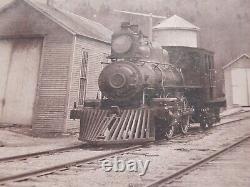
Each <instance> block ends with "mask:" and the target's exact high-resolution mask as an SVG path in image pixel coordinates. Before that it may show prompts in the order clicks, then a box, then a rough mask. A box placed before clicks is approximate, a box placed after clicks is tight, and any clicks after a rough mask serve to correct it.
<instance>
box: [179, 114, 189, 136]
mask: <svg viewBox="0 0 250 187" xmlns="http://www.w3.org/2000/svg"><path fill="white" fill-rule="evenodd" d="M189 125H190V116H189V115H187V116H184V117H183V120H182V123H181V126H180V129H181V133H182V134H187V132H188V129H189Z"/></svg>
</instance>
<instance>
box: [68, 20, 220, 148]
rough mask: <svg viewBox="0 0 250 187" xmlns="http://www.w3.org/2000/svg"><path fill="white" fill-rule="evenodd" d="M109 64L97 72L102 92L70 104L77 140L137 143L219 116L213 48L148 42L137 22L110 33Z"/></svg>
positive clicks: (205, 124) (183, 130)
mask: <svg viewBox="0 0 250 187" xmlns="http://www.w3.org/2000/svg"><path fill="white" fill-rule="evenodd" d="M111 44H112V46H111V55H110V56H109V59H110V61H111V62H110V63H108V64H106V66H105V67H104V69H103V70H102V72H101V74H100V76H99V89H100V91H101V93H102V94H101V95H102V97H101V98H100V99H96V100H86V101H85V105H84V107H82V108H81V107H77V106H75V107H74V109H73V110H72V111H71V119H80V135H79V139H80V140H82V141H87V142H89V143H92V144H116V143H139V142H147V141H154V140H155V139H159V138H168V139H169V138H171V137H172V136H173V134H174V133H175V132H181V133H183V134H186V133H187V131H188V128H189V126H190V123H200V124H201V127H202V128H207V127H210V126H211V125H212V124H213V123H215V122H217V121H219V107H220V105H219V104H220V103H219V102H217V101H216V100H215V99H214V94H213V92H214V61H213V53H211V52H208V51H206V50H203V49H195V48H186V47H166V48H165V49H167V50H168V52H167V50H165V49H163V48H162V47H161V46H159V45H158V44H157V43H154V42H150V41H149V40H148V39H147V38H146V37H144V35H143V34H142V33H141V32H139V30H138V26H137V25H130V24H129V23H123V24H122V25H121V30H120V31H119V32H116V33H114V34H113V36H112V42H111Z"/></svg>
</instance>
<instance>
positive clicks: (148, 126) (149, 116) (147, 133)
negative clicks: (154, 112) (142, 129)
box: [146, 110, 151, 138]
mask: <svg viewBox="0 0 250 187" xmlns="http://www.w3.org/2000/svg"><path fill="white" fill-rule="evenodd" d="M150 122H151V110H148V119H147V130H146V138H149V133H150Z"/></svg>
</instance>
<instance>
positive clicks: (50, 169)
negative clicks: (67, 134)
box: [0, 117, 249, 186]
mask: <svg viewBox="0 0 250 187" xmlns="http://www.w3.org/2000/svg"><path fill="white" fill-rule="evenodd" d="M248 118H249V117H245V118H240V119H236V120H232V121H227V122H224V123H221V124H218V125H215V126H214V127H216V126H220V125H223V124H228V123H233V122H237V121H242V120H245V119H248ZM177 137H178V136H177ZM248 138H249V137H247V139H248ZM159 142H162V140H160V141H156V142H149V143H146V144H143V145H136V146H132V147H129V148H125V149H120V150H117V151H113V152H111V153H104V154H101V155H97V156H94V157H90V158H86V159H82V160H77V161H72V162H68V163H65V164H60V165H56V166H52V167H48V168H43V169H38V170H34V171H30V172H26V173H21V174H17V175H13V176H7V177H4V178H0V184H4V183H7V182H11V181H14V182H15V181H21V180H24V179H28V178H30V177H33V176H40V175H44V174H47V173H54V172H56V171H60V170H62V169H65V168H69V167H72V166H77V165H78V164H83V163H86V162H89V161H94V160H98V159H101V158H105V157H109V156H112V155H115V154H119V153H123V152H126V151H130V150H134V149H138V148H142V147H145V146H148V145H152V144H157V143H159ZM239 143H240V142H239ZM239 143H236V145H237V144H239ZM83 145H88V144H82V145H76V146H72V147H66V148H60V149H55V150H48V151H41V152H36V153H31V154H25V155H18V156H12V157H6V158H1V159H0V162H5V161H12V160H16V159H20V160H21V159H26V158H30V157H35V156H41V155H49V154H54V153H57V152H63V151H67V150H73V149H77V148H81V147H82V146H83ZM233 146H235V145H233ZM230 147H232V145H231V146H230ZM226 149H228V148H226ZM200 162H204V161H203V160H202V161H200ZM200 162H199V163H200ZM180 172H181V171H179V172H178V173H180ZM182 172H183V171H182ZM173 175H174V174H173ZM169 177H170V178H174V176H169ZM169 177H167V178H169ZM167 178H164V179H161V181H162V180H164V181H166V180H169V179H170V178H169V179H167ZM152 185H153V186H154V183H153V184H152ZM152 185H149V186H152Z"/></svg>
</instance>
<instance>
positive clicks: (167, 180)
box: [147, 136, 250, 187]
mask: <svg viewBox="0 0 250 187" xmlns="http://www.w3.org/2000/svg"><path fill="white" fill-rule="evenodd" d="M249 139H250V136H246V137H244V138H242V139H240V140H239V141H237V142H235V143H233V144H231V145H229V146H227V147H225V148H223V149H221V150H219V151H217V152H215V153H214V154H212V155H209V156H208V157H206V158H204V159H202V160H200V161H198V162H195V163H193V164H191V165H189V166H187V167H185V168H183V169H181V170H178V171H177V172H175V173H173V174H171V175H169V176H166V177H164V178H161V179H159V180H157V181H155V182H153V183H151V184H149V185H147V187H158V186H160V185H161V184H165V183H171V182H173V181H174V180H175V179H176V178H180V177H182V176H183V175H185V174H187V173H189V172H191V171H193V170H194V169H197V168H199V167H200V166H201V165H203V164H205V163H208V162H209V161H211V160H213V159H215V158H217V157H218V156H220V155H222V154H224V153H226V152H228V151H230V150H232V149H233V148H235V147H236V146H237V145H239V144H241V143H243V142H245V141H247V140H249Z"/></svg>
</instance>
